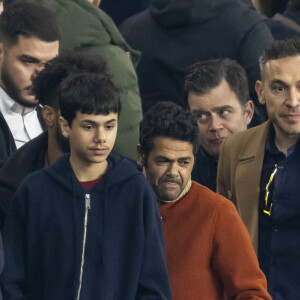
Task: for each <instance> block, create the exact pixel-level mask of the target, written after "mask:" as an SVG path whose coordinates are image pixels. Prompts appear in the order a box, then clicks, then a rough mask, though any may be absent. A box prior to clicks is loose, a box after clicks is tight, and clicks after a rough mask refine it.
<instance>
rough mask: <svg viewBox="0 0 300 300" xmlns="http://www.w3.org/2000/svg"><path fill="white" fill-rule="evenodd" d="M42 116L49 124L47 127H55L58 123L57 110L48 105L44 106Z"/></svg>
mask: <svg viewBox="0 0 300 300" xmlns="http://www.w3.org/2000/svg"><path fill="white" fill-rule="evenodd" d="M42 116H43V119H44V121H45V123H46V124H47V127H54V126H55V123H56V113H55V110H54V109H53V108H52V107H51V106H48V105H44V106H43V109H42Z"/></svg>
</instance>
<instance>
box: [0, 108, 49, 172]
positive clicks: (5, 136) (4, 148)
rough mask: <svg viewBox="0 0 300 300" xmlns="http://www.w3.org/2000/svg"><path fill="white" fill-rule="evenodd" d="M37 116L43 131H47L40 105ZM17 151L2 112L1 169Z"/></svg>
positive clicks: (0, 138) (0, 131)
mask: <svg viewBox="0 0 300 300" xmlns="http://www.w3.org/2000/svg"><path fill="white" fill-rule="evenodd" d="M36 110H37V116H38V119H39V121H40V124H41V126H42V129H43V130H45V129H46V124H45V122H44V119H43V117H42V108H41V107H40V106H39V105H38V106H37V108H36ZM16 151H17V147H16V144H15V141H14V137H13V135H12V133H11V131H10V129H9V127H8V124H7V123H6V121H5V118H4V116H3V114H2V113H1V112H0V167H1V166H2V165H3V163H4V162H5V160H6V159H7V158H8V157H9V156H11V155H12V154H13V153H14V152H16Z"/></svg>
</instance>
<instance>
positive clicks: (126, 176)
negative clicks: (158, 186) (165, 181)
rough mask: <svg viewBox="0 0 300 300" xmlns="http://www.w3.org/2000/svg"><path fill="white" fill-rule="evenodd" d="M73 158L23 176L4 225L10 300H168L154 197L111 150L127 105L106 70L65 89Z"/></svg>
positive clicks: (76, 78)
mask: <svg viewBox="0 0 300 300" xmlns="http://www.w3.org/2000/svg"><path fill="white" fill-rule="evenodd" d="M58 94H59V96H58V100H59V106H60V110H61V117H60V119H59V122H60V125H61V129H62V134H63V135H64V136H65V137H66V138H68V139H69V142H70V155H64V156H62V157H61V158H60V159H58V161H57V162H56V163H55V164H54V165H53V166H51V167H49V168H46V169H42V170H41V171H37V172H35V173H32V174H31V175H29V176H28V177H26V178H25V180H24V181H23V183H22V184H21V186H20V188H19V189H18V190H17V192H16V195H15V197H14V199H13V201H12V205H11V209H10V212H9V214H8V217H7V222H6V224H5V227H4V233H3V242H4V251H5V254H6V255H5V267H4V272H3V276H2V287H3V297H4V299H30V300H37V299H38V300H53V299H64V300H69V299H76V300H77V299H80V300H85V299H86V300H91V299H105V300H130V299H171V292H170V287H169V278H168V274H167V268H166V263H165V253H164V242H163V236H162V228H161V222H160V216H159V213H158V210H157V206H156V199H155V196H154V194H153V192H152V190H151V186H150V185H149V184H148V182H147V181H146V179H145V178H144V176H143V175H142V173H139V172H138V171H137V170H136V167H135V166H134V165H133V164H131V163H130V162H129V161H128V160H126V159H122V158H120V157H118V156H115V155H112V154H110V152H111V150H112V148H113V145H114V142H115V139H116V135H117V127H118V116H119V113H120V109H121V104H120V99H119V94H118V91H117V89H116V88H115V86H114V85H113V83H112V81H111V79H110V76H108V75H106V74H88V73H84V74H76V73H75V74H71V75H69V76H68V77H67V78H66V79H64V81H63V82H62V84H61V86H60V90H59V93H58Z"/></svg>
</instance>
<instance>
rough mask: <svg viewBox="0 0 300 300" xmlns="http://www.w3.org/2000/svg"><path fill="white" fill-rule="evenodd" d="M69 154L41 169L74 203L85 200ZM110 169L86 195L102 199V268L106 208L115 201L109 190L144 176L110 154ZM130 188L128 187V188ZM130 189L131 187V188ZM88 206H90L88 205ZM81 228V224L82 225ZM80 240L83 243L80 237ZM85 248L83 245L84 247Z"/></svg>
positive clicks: (128, 162)
mask: <svg viewBox="0 0 300 300" xmlns="http://www.w3.org/2000/svg"><path fill="white" fill-rule="evenodd" d="M69 158H70V155H69V154H65V155H63V156H62V157H60V158H59V159H58V160H57V162H56V163H55V164H54V165H52V166H50V167H49V168H46V169H43V171H44V172H45V173H46V174H47V175H48V176H49V177H51V178H52V180H54V181H55V182H56V183H57V184H58V185H60V186H61V188H62V189H65V190H67V191H68V192H69V193H70V194H71V195H72V197H73V199H74V201H76V199H77V198H79V199H84V198H85V201H87V199H86V196H87V194H86V190H85V189H83V188H82V187H81V184H80V183H79V181H78V179H77V177H76V176H75V173H74V172H73V169H72V167H71V165H70V163H69ZM108 160H109V163H110V167H109V169H108V171H107V172H106V173H105V174H104V175H103V177H102V180H101V182H100V183H99V184H97V185H96V186H95V187H94V188H92V189H91V190H90V191H89V192H88V194H90V195H91V197H97V196H100V197H101V198H102V199H103V203H104V204H103V205H104V206H103V210H104V211H103V216H104V220H103V228H102V236H103V243H102V265H103V266H104V265H105V263H106V256H107V252H108V251H109V249H106V240H107V231H108V224H109V214H108V207H109V202H110V201H112V200H115V199H111V197H110V196H109V195H110V189H111V188H114V187H116V188H117V187H118V186H120V185H122V184H123V185H126V182H125V181H126V180H127V179H129V178H132V177H134V176H144V175H143V174H142V173H141V172H139V171H138V170H137V168H136V166H135V165H134V164H133V163H132V162H131V161H129V160H128V159H125V158H122V157H120V156H118V155H115V154H110V155H109V157H108ZM129 188H130V187H129ZM131 188H132V187H131ZM89 205H90V204H89ZM85 209H86V210H87V209H89V207H87V202H85ZM82 226H83V224H82ZM82 240H83V241H85V239H84V237H83V236H82ZM84 243H85V242H84ZM84 248H85V245H84Z"/></svg>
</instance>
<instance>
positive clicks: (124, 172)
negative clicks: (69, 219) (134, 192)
mask: <svg viewBox="0 0 300 300" xmlns="http://www.w3.org/2000/svg"><path fill="white" fill-rule="evenodd" d="M69 158H70V156H69V154H65V155H63V156H62V157H60V158H59V159H58V161H57V162H56V163H55V164H54V165H52V166H50V167H49V168H46V169H44V172H45V173H46V174H48V176H50V177H51V178H52V179H53V180H54V181H56V182H57V183H58V184H59V185H60V186H61V187H63V188H64V189H66V190H69V191H70V192H71V193H74V192H75V193H76V194H78V193H79V194H80V193H81V192H82V191H83V189H82V188H81V185H80V183H79V181H78V179H77V178H76V176H75V173H74V171H73V169H72V167H71V165H70V162H69ZM108 160H109V161H110V167H109V170H108V171H107V172H106V173H105V174H104V175H103V177H102V180H101V182H103V184H100V185H97V186H99V187H97V186H96V187H95V189H92V190H91V192H93V193H95V194H97V193H98V190H99V191H100V190H102V189H103V186H105V189H110V188H111V187H113V186H117V185H119V184H121V183H122V182H123V181H126V180H127V179H129V178H131V177H133V176H137V175H138V176H143V175H142V173H141V172H139V171H138V170H137V168H136V167H135V165H134V164H133V163H132V162H131V161H129V160H128V159H126V158H123V157H120V156H118V155H116V154H110V155H109V157H108Z"/></svg>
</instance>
